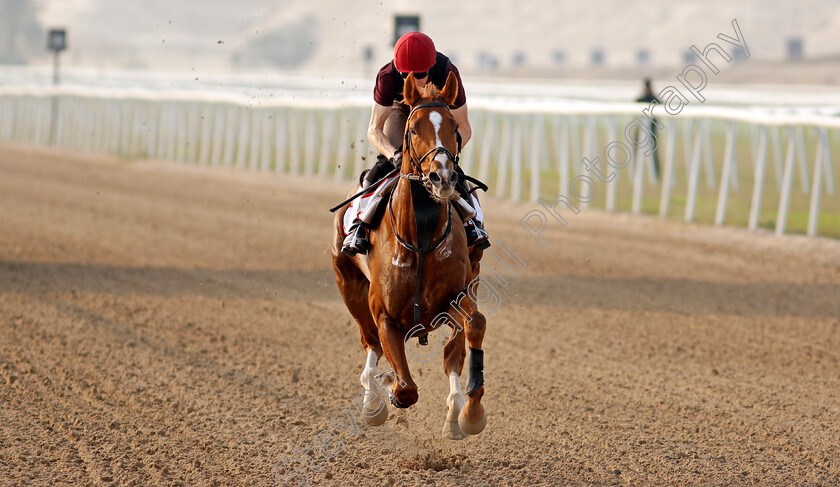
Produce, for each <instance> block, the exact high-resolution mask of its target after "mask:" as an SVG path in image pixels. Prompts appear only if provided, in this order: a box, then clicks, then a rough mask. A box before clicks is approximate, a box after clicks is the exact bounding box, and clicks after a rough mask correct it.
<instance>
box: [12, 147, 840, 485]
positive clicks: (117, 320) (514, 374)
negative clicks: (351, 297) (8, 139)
mask: <svg viewBox="0 0 840 487" xmlns="http://www.w3.org/2000/svg"><path fill="white" fill-rule="evenodd" d="M348 189H349V184H348V183H340V182H325V181H310V180H303V179H298V178H292V177H288V176H276V175H269V174H255V173H244V172H237V171H232V170H227V169H207V168H196V167H186V166H183V165H178V164H176V163H164V162H154V161H134V162H131V161H119V160H116V159H113V158H109V157H104V156H90V155H79V154H67V153H61V152H56V151H51V150H47V149H33V148H25V147H18V146H3V147H0V229H2V230H0V424H2V427H0V484H2V485H59V484H60V485H137V486H146V485H184V486H186V485H248V486H251V485H275V482H274V481H273V480H272V478H271V471H272V468H273V467H274V466H275V465H276V464H277V463H278V462H282V461H283V459H285V458H287V457H289V458H291V457H293V456H294V455H295V452H294V451H293V448H298V449H301V450H305V449H307V448H310V447H311V446H312V445H313V443H315V442H316V441H317V437H318V435H319V433H320V432H322V431H324V430H330V431H334V432H335V434H336V435H337V440H340V441H341V443H340V444H338V443H335V442H334V443H333V444H332V446H331V448H332V450H333V451H335V449H336V448H337V447H339V446H340V447H341V449H340V451H339V452H338V453H337V454H336V455H335V456H333V457H332V458H330V459H328V460H323V458H322V457H321V456H318V455H315V454H314V450H311V449H310V452H309V453H308V454H307V453H303V454H302V455H303V457H304V459H303V461H296V462H297V463H294V464H293V463H287V464H284V465H283V468H282V469H279V470H278V471H280V473H283V472H289V471H291V469H293V468H300V469H301V470H300V471H301V472H302V471H307V472H308V473H307V475H308V477H309V484H310V485H342V486H343V485H359V486H368V485H370V486H382V485H397V486H402V485H452V486H455V485H458V486H460V485H469V486H484V485H489V486H496V485H516V486H519V485H523V486H524V485H529V486H530V485H640V486H642V485H698V484H707V485H792V484H796V485H840V362H838V359H840V242H837V241H831V240H825V239H814V240H809V239H806V238H804V237H798V236H786V237H782V238H777V237H774V236H772V235H770V234H767V233H764V232H759V233H755V234H753V233H750V232H747V231H745V230H741V229H734V228H713V227H707V226H695V225H686V224H675V223H664V222H662V221H660V220H659V219H657V218H651V217H644V216H643V217H637V216H628V215H622V214H617V215H612V214H607V213H603V212H600V211H596V210H583V211H582V212H581V214H580V215H578V216H571V217H569V224H568V226H567V227H566V228H562V227H560V226H559V225H558V224H556V222H554V221H553V220H550V221H549V222H548V227H547V228H546V230H545V232H544V233H543V237H544V238H545V240H546V246H545V247H543V246H541V245H540V244H539V243H537V242H536V241H535V240H534V239H532V238H531V237H530V236H529V235H528V234H527V233H526V232H525V231H524V230H523V229H522V227H520V226H519V224H518V221H519V219H520V218H521V217H522V216H524V215H525V214H526V213H527V212H528V211H530V210H532V209H535V208H538V206H537V205H534V204H526V203H523V204H510V203H503V202H497V201H487V202H486V208H485V212H486V213H487V214H488V215H489V217H488V220H489V221H488V224H487V226H488V229H489V230H490V234H491V237H493V239H495V240H498V239H500V238H502V239H504V240H505V241H506V242H507V244H508V246H509V247H510V248H511V249H512V250H513V251H515V252H516V254H517V255H519V256H520V258H521V259H522V260H523V261H524V262H525V263H526V267H525V268H524V269H521V270H520V271H519V272H518V275H517V276H516V277H515V278H513V279H510V280H509V283H508V286H507V287H506V288H505V289H504V290H503V291H502V303H501V306H499V307H498V309H495V310H493V311H492V312H489V310H487V309H485V310H484V311H485V313H487V319H488V327H487V335H486V338H485V341H484V348H485V378H486V388H487V389H486V391H487V392H486V394H485V396H484V401H483V403H484V405H485V406H486V408H487V415H488V419H489V423H488V426H487V429H486V430H485V431H484V432H483V433H482V434H480V435H478V436H475V437H470V438H467V439H466V440H463V441H458V442H455V441H449V440H446V439H444V438H442V436H441V430H442V425H443V420H444V412H445V398H446V395H447V393H448V381H447V378H446V377H445V376H444V373H443V367H442V357H439V358H437V359H435V360H434V361H432V362H428V363H421V362H417V361H411V367H412V371H413V375H414V377H415V380H416V381H417V382H418V385H419V388H420V400H419V402H418V404H416V405H415V406H413V407H412V408H410V409H408V410H395V409H393V408H391V410H390V418H389V419H388V421H387V422H386V423H385V424H384V425H383V426H381V427H377V428H374V427H370V426H367V425H366V424H364V423H362V422H361V421H359V423H358V427H359V432H358V434H354V433H352V432H347V431H343V430H341V429H339V428H336V427H335V426H333V423H335V422H345V423H346V422H347V416H346V410H345V408H346V407H348V406H351V408H352V405H353V399H354V397H355V395H356V394H357V393H359V392H360V391H361V386H360V385H359V374H360V373H361V370H362V367H363V364H364V359H365V354H364V352H363V350H362V348H361V346H360V343H359V332H358V328H357V326H356V324H355V323H354V322H351V319H350V315H349V313H348V312H347V310H346V309H345V307H344V305H343V303H342V301H341V298H340V296H339V294H338V291H337V288H336V285H335V281H334V275H333V272H332V268H331V262H330V256H329V253H328V245H329V241H330V233H331V228H332V225H331V221H332V219H331V217H332V215H331V214H330V213H328V212H327V209H328V208H329V207H330V206H332V204H334V203H335V202H337V201H340V200H341V199H342V198H343V197H344V195H345V194H346V192H347V191H348ZM549 199H550V197H549ZM495 248H496V249H498V248H499V245H496V246H495ZM431 338H432V340H435V339H438V338H439V337H438V336H437V335H436V334H433V335H432V336H431ZM385 365H386V363H385V361H384V359H383V361H382V362H380V370H382V369H383V368H384V366H385ZM462 380H464V381H465V380H466V378H465V377H462ZM322 446H323V445H322ZM304 462H309V463H311V464H312V467H311V468H310V467H306V466H305V464H304ZM320 462H323V463H320ZM316 467H318V468H321V470H320V471H314V470H313V469H314V468H316ZM284 469H285V470H284ZM300 478H301V477H296V479H297V480H300ZM297 480H295V479H292V480H290V481H289V483H288V484H287V485H297Z"/></svg>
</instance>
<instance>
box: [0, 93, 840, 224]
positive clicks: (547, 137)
mask: <svg viewBox="0 0 840 487" xmlns="http://www.w3.org/2000/svg"><path fill="white" fill-rule="evenodd" d="M643 108H645V106H644V105H637V104H601V105H584V106H580V105H578V106H574V105H572V106H570V105H559V104H557V103H553V104H549V105H545V104H543V105H539V106H535V105H524V104H521V103H516V104H513V103H502V102H499V103H497V104H493V105H490V104H486V103H485V104H484V105H483V106H473V107H471V120H472V125H473V134H474V137H473V141H472V142H471V143H470V145H469V146H468V147H466V148H465V150H464V153H463V156H462V165H463V166H464V169H465V171H466V172H468V173H470V174H473V175H475V176H476V177H478V178H479V179H481V180H484V181H487V182H488V183H490V186H491V188H492V189H491V193H490V194H491V195H493V196H495V197H498V198H505V199H510V200H513V201H521V200H524V199H526V198H527V199H530V200H531V201H536V200H537V199H538V198H539V197H540V196H541V195H542V196H543V197H544V198H545V199H548V200H551V199H553V197H554V196H555V195H558V194H568V188H569V184H570V182H571V181H572V180H573V179H574V178H575V177H576V176H578V175H584V174H588V173H587V171H586V170H585V169H584V167H583V164H582V163H581V160H582V158H583V157H588V158H589V159H591V160H594V158H595V157H600V158H601V160H602V161H604V160H605V155H604V148H605V147H607V145H608V144H609V143H610V142H612V141H622V142H625V143H628V141H627V140H626V137H625V127H626V126H627V125H628V123H630V122H631V121H632V120H634V119H635V118H636V117H639V119H641V120H645V118H644V116H643V115H642V109H643ZM704 108H705V107H697V108H695V109H693V110H691V111H689V110H687V109H686V110H685V111H684V112H683V113H681V114H680V115H676V116H673V117H667V116H666V117H664V118H660V120H661V121H662V122H663V123H664V124H665V128H664V129H662V130H660V131H659V132H658V133H657V138H658V143H659V148H658V154H659V156H660V160H661V167H660V168H659V171H657V167H656V165H655V163H654V159H653V157H652V156H651V155H647V156H646V155H645V154H644V152H645V148H639V149H635V150H634V151H635V154H634V155H633V158H632V161H631V162H630V164H629V165H628V166H627V167H626V168H624V169H621V170H618V171H615V175H616V176H615V177H616V179H615V180H614V181H612V182H610V183H603V184H601V187H600V188H597V189H598V190H599V191H600V190H603V191H604V194H603V196H602V198H603V207H604V208H606V209H607V210H609V211H616V210H624V209H629V210H630V211H631V212H633V213H640V212H642V211H646V212H654V211H658V213H659V215H660V216H662V217H668V216H669V213H673V212H674V211H675V210H674V209H673V207H674V206H675V205H674V203H675V201H678V202H679V203H680V205H684V208H683V209H682V211H683V219H684V220H685V221H688V222H691V221H694V220H695V219H696V218H695V215H696V213H697V211H698V204H699V205H703V204H705V205H707V206H710V205H713V206H714V219H713V223H714V224H716V225H722V224H724V223H726V222H727V207H728V205H729V204H730V201H731V200H732V199H733V195H736V194H741V195H743V194H744V193H743V191H746V190H748V188H750V189H749V190H750V191H751V198H749V204H748V218H747V221H746V225H747V226H748V228H750V229H753V230H754V229H756V228H758V227H759V226H768V225H762V224H761V217H762V213H764V217H765V218H767V216H768V215H771V216H772V218H771V220H772V224H771V225H769V226H772V227H773V228H774V229H775V232H776V233H777V234H779V235H781V234H784V233H785V232H786V230H787V229H788V215H789V213H790V205H791V201H792V198H793V195H796V194H798V195H799V197H800V199H802V195H804V194H808V195H809V198H808V209H807V212H808V213H807V215H808V217H807V229H805V231H806V233H807V234H808V235H810V236H814V235H817V233H818V223H819V220H820V217H821V216H823V217H825V212H826V211H828V212H829V213H832V214H833V213H836V211H837V210H836V209H835V210H831V209H829V210H824V211H823V214H822V215H821V209H820V205H821V198H822V197H823V191H825V193H826V194H828V195H834V193H835V186H834V170H833V168H832V165H833V164H832V147H835V151H834V152H835V153H836V147H837V146H838V145H840V144H838V138H840V137H838V136H840V119H838V118H836V117H829V116H819V115H815V116H791V115H783V114H772V113H769V112H766V111H765V112H751V111H747V110H744V109H737V110H736V109H721V108H719V109H713V108H709V109H704ZM660 109H661V107H660ZM53 113H56V114H57V116H56V117H55V123H54V124H53ZM662 114H664V113H662ZM657 115H660V116H661V114H660V112H659V111H658V110H657ZM369 117H370V106H369V104H367V103H360V102H356V103H346V102H344V103H339V102H336V101H332V102H329V103H312V102H306V103H303V102H301V103H291V102H289V101H288V100H287V101H282V102H281V101H273V100H265V99H262V100H260V101H259V102H257V101H256V100H255V99H249V98H247V97H244V96H239V95H224V94H219V93H202V94H198V93H194V92H180V93H168V94H161V93H154V92H149V91H125V90H123V91H111V92H94V91H86V90H81V89H70V88H61V89H58V90H55V89H45V88H8V87H6V88H0V141H13V142H23V143H34V144H43V145H48V144H53V145H56V146H59V147H66V148H69V149H77V150H85V151H99V152H107V153H111V154H117V155H120V156H124V157H129V158H138V157H143V158H159V159H169V160H173V161H181V162H184V163H192V164H200V165H205V166H226V167H238V168H247V169H255V170H261V171H273V172H276V173H278V174H298V175H304V176H311V177H321V178H335V179H352V178H355V177H357V175H358V174H359V173H360V172H361V171H362V170H363V169H364V168H365V167H368V166H369V165H370V164H371V162H372V159H371V156H373V155H374V154H373V153H372V148H371V146H370V144H369V143H368V141H367V137H366V129H367V125H368V121H369ZM632 137H635V136H632ZM632 137H631V138H632ZM628 145H630V144H629V143H628ZM631 147H632V146H631ZM678 147H681V148H682V151H678V150H677V149H678ZM680 161H681V163H680ZM768 163H769V165H770V168H769V170H768V168H767V165H768ZM602 167H606V166H605V165H604V164H603V163H602ZM659 172H661V175H660V174H658V173H659ZM660 176H661V177H660ZM794 179H797V180H798V181H799V186H798V188H796V189H794V183H793V182H794ZM770 180H772V181H775V187H772V188H768V187H767V186H768V181H770ZM663 181H668V182H669V184H664V183H663ZM742 186H743V188H742ZM622 188H624V189H625V190H626V191H623V190H622ZM773 190H775V191H776V193H773ZM657 192H658V193H657ZM701 192H702V193H704V194H705V195H706V197H705V198H700V197H699V196H698V195H699V194H700V193H701ZM622 193H628V194H626V195H623V194H622ZM645 193H649V194H648V195H647V196H646V194H645ZM766 194H769V195H771V196H772V201H773V206H772V207H770V208H768V207H767V204H766V201H765V195H766ZM709 195H712V196H713V197H709ZM741 199H743V200H745V201H746V198H745V197H742V198H741ZM775 200H778V201H777V202H776V201H775ZM775 203H777V204H775ZM625 206H626V207H627V208H625ZM744 208H746V206H744ZM828 221H830V222H834V221H835V220H833V219H831V216H830V215H829V218H828ZM730 223H731V222H730Z"/></svg>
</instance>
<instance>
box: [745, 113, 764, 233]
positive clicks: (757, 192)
mask: <svg viewBox="0 0 840 487" xmlns="http://www.w3.org/2000/svg"><path fill="white" fill-rule="evenodd" d="M755 157H756V160H755V180H754V182H753V196H752V204H751V205H750V221H749V229H750V230H755V229H757V228H758V219H759V216H760V215H761V194H762V191H764V166H765V165H766V164H765V163H766V162H767V128H766V127H761V128H760V129H759V135H758V150H757V151H756V154H755Z"/></svg>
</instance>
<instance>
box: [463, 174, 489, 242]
mask: <svg viewBox="0 0 840 487" xmlns="http://www.w3.org/2000/svg"><path fill="white" fill-rule="evenodd" d="M456 185H457V186H456V189H457V191H458V193H459V194H460V195H461V197H460V198H459V201H458V202H457V203H458V204H456V208H459V206H461V207H463V206H467V207H469V208H470V209H472V214H471V215H470V216H471V218H469V219H465V221H464V230H466V232H467V247H478V248H479V249H481V250H484V249H486V248H487V247H489V246H490V236H489V235H488V234H487V230H485V229H484V226H482V225H481V221H479V220H478V218H475V210H474V209H473V208H472V206H471V205H470V204H469V202H470V201H472V194H471V193H470V188H469V183H468V182H467V180H466V179H464V178H459V179H458V182H457V183H456ZM459 210H460V212H461V213H462V215H468V214H469V213H468V212H467V211H465V209H464V208H459Z"/></svg>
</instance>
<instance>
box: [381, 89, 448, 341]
mask: <svg viewBox="0 0 840 487" xmlns="http://www.w3.org/2000/svg"><path fill="white" fill-rule="evenodd" d="M436 107H442V108H446V109H447V110H449V106H447V105H446V104H445V103H441V102H431V103H423V104H420V105H417V106H415V107H414V108H412V109H411V112H410V113H409V114H408V118H407V119H406V127H408V121H409V120H411V117H412V115H414V112H416V111H417V110H420V109H423V108H436ZM455 133H456V138H457V140H458V153H457V154H452V152H451V151H450V150H449V149H447V148H446V147H443V146H437V147H435V148H433V149H431V150H429V151H428V152H426V153H425V154H423V156H422V157H417V153H416V151H415V150H414V145H412V144H411V136H410V133H409V130H408V128H406V131H405V136H404V137H403V139H404V143H403V147H404V148H405V152H406V154H407V155H408V160H409V162H411V165H412V166H413V167H414V170H415V171H417V174H404V173H402V172H400V178H402V179H407V180H408V182H409V183H413V182H419V183H421V184H422V185H423V187H424V188H425V189H426V191H428V192H429V194H431V193H432V190H431V187H430V184H431V181H430V180H429V177H428V176H426V175H425V174H423V169H422V167H421V164H422V163H423V161H424V160H425V159H426V158H427V157H429V156H430V155H431V156H432V158H434V157H436V156H437V155H438V154H441V153H443V154H446V156H447V157H448V158H449V160H451V161H453V162H454V163H455V165H456V166H457V164H458V159H459V158H460V155H461V134H459V133H458V132H457V131H456V132H455ZM393 194H394V192H393V191H392V192H391V193H390V194H389V195H388V216H389V217H390V222H391V230H392V231H393V232H394V236H395V237H397V241H398V242H399V243H400V245H402V246H403V247H405V248H406V249H408V250H410V251H412V252H414V253H415V254H417V281H416V284H415V286H414V326H415V327H416V326H417V325H419V324H420V291H421V283H422V280H423V264H424V260H425V259H424V257H425V256H426V255H427V254H430V253H431V252H433V251H434V250H435V249H437V248H438V247H439V246H440V244H442V243H443V241H444V240H446V237H448V236H449V233H450V232H451V231H452V203H450V202H447V205H446V209H447V212H446V213H447V215H448V219H447V222H446V229H445V230H444V231H443V235H441V237H440V238H439V239H437V241H435V242H430V243H429V245H428V247H426V248H421V246H420V245H421V244H420V231H419V230H420V229H419V228H418V232H417V239H418V242H417V245H416V246H415V245H412V244H411V243H410V242H408V241H407V240H406V239H404V238H402V237H401V236H400V234H399V233H398V232H397V226H396V224H395V222H394V210H393V207H392V206H391V201H392V199H393ZM411 201H412V205H413V202H414V197H413V196H412V198H411ZM414 220H415V225H418V224H417V213H416V211H415V215H414ZM418 227H419V225H418ZM432 231H433V232H434V229H432ZM417 339H418V341H419V342H420V345H428V344H429V334H428V333H423V334H422V335H419V336H418V337H417Z"/></svg>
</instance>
